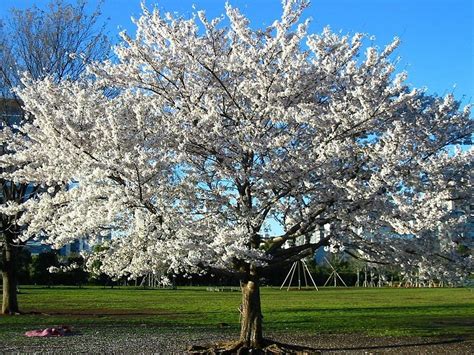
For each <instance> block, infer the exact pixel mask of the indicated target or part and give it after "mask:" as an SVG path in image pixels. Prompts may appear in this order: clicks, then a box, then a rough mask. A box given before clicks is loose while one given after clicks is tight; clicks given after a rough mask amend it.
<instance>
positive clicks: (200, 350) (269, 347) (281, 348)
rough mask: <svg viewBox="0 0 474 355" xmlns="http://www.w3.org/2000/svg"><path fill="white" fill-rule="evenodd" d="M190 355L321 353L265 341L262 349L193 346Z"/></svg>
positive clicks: (234, 344) (239, 344)
mask: <svg viewBox="0 0 474 355" xmlns="http://www.w3.org/2000/svg"><path fill="white" fill-rule="evenodd" d="M187 351H188V353H190V354H300V355H304V354H318V353H320V351H318V350H316V349H313V348H309V347H305V346H300V345H293V344H283V343H279V342H277V341H274V340H271V339H264V340H263V345H262V347H261V348H259V349H257V348H251V347H246V346H244V345H243V344H242V342H240V341H228V342H219V343H215V344H211V345H192V346H190V347H189V348H188V349H187Z"/></svg>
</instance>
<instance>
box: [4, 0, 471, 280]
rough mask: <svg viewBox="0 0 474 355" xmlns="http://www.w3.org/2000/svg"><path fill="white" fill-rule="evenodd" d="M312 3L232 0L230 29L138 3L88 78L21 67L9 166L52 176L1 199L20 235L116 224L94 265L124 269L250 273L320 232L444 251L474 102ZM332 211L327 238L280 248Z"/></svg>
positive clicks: (355, 245) (416, 250) (21, 177)
mask: <svg viewBox="0 0 474 355" xmlns="http://www.w3.org/2000/svg"><path fill="white" fill-rule="evenodd" d="M306 6H307V2H306V1H290V0H288V1H284V11H283V15H282V17H281V19H279V20H277V21H275V22H274V23H273V24H272V25H271V26H269V27H268V28H266V29H263V30H253V29H252V28H251V27H250V26H249V21H248V20H247V18H246V17H245V16H244V15H242V14H241V13H240V12H239V11H238V10H237V9H235V8H233V7H231V6H230V5H227V6H226V14H227V18H228V20H229V22H230V24H229V26H228V27H226V26H224V25H223V24H222V18H218V19H214V20H208V19H206V17H205V14H204V13H203V12H199V13H198V14H197V15H196V16H194V17H191V18H189V19H184V18H181V17H175V16H173V15H171V14H165V15H162V14H161V13H160V12H159V11H158V10H157V9H155V10H153V11H148V10H147V9H145V8H144V10H143V15H142V16H141V17H140V19H138V20H137V21H136V24H137V27H138V28H137V35H136V38H135V39H133V38H130V37H129V36H128V35H127V34H125V33H122V39H123V44H121V45H119V46H117V47H116V49H115V51H116V55H117V62H112V61H108V62H105V63H96V64H94V65H91V66H89V68H88V74H87V75H85V76H84V77H83V78H81V79H80V80H79V81H77V82H71V81H68V80H65V81H63V82H61V83H59V84H55V83H54V82H53V81H52V80H49V79H47V78H46V79H45V80H43V81H36V82H35V81H30V80H29V79H28V78H25V79H24V84H25V88H24V89H23V90H20V91H19V92H18V94H19V95H20V97H21V98H22V100H23V102H24V105H25V109H26V110H27V111H28V112H29V113H30V115H31V119H32V120H31V124H29V125H25V126H24V127H22V135H15V134H13V132H10V133H8V132H2V134H3V135H6V136H8V137H5V139H7V140H8V141H9V142H10V146H11V148H12V150H14V151H15V154H12V155H10V156H8V157H3V156H2V159H3V160H2V166H17V167H18V168H17V169H14V170H12V169H10V170H8V171H9V172H10V173H9V174H10V176H9V178H11V179H14V180H15V181H22V182H32V183H37V184H42V185H44V186H47V187H52V188H53V189H52V190H51V191H49V190H48V191H49V192H44V193H43V194H40V196H38V198H37V199H35V200H30V201H28V202H27V203H25V204H23V205H22V206H12V205H8V206H1V212H2V213H7V214H8V213H10V212H9V211H10V210H15V209H18V208H21V209H23V210H24V214H23V217H22V220H21V223H22V224H23V225H24V229H23V230H24V237H30V236H32V235H37V236H45V237H46V238H48V241H49V242H51V243H54V244H56V245H58V246H59V245H61V244H64V243H67V242H69V241H71V240H73V239H75V238H77V237H79V236H81V237H82V236H91V238H92V237H93V236H98V235H104V233H105V234H107V231H109V233H111V235H112V240H111V241H109V242H108V243H105V244H104V245H103V246H102V248H101V251H100V252H98V253H97V254H96V255H95V257H94V258H95V259H91V261H90V263H89V265H90V266H91V267H92V265H95V266H96V267H99V266H100V269H101V271H105V272H107V273H109V274H112V275H114V276H120V275H124V274H125V275H128V276H131V277H134V276H138V275H143V274H146V273H149V272H153V271H156V270H158V269H163V268H170V269H172V270H174V271H176V272H177V271H185V272H198V270H199V269H203V268H204V269H210V270H215V269H219V270H226V271H231V272H237V273H246V272H249V270H250V269H251V268H253V270H263V269H265V268H268V267H276V266H278V265H279V264H280V263H282V262H285V261H291V260H294V259H297V258H300V257H304V256H307V255H309V254H310V253H311V252H312V250H313V249H315V248H318V247H320V246H324V244H327V245H329V246H330V248H334V246H335V245H339V249H341V248H344V249H345V250H362V251H363V252H364V256H367V257H370V258H375V259H376V258H381V259H383V260H386V261H387V260H388V261H394V260H395V258H399V260H402V259H403V260H418V259H420V258H421V256H423V257H425V258H429V259H430V260H429V263H427V262H425V263H424V265H428V264H430V265H431V267H434V268H436V265H441V264H442V265H445V264H446V265H447V264H448V263H445V262H444V261H446V259H443V255H441V254H443V252H442V251H441V250H439V248H438V249H437V248H436V246H435V244H436V243H435V240H438V239H439V238H449V235H448V233H439V230H440V228H441V225H444V226H446V225H448V224H449V225H454V224H455V223H458V222H459V221H458V220H456V219H455V218H454V216H450V215H449V211H448V210H447V208H446V199H447V198H448V197H449V194H450V193H451V191H452V190H453V189H454V190H457V192H458V193H459V196H464V197H466V196H467V195H468V193H466V192H467V191H468V189H469V186H467V185H468V184H467V183H466V173H467V171H468V167H469V164H471V162H472V150H466V149H462V150H458V151H457V152H456V153H455V154H453V153H452V152H451V147H453V146H454V145H456V144H457V143H458V142H459V141H461V140H462V139H464V138H466V137H470V135H471V134H472V128H473V124H472V120H470V118H469V116H470V111H469V108H466V109H464V110H462V111H460V110H459V104H458V103H457V102H456V101H455V100H454V99H453V97H451V96H449V95H448V96H447V97H446V98H436V97H431V96H429V95H426V94H425V93H424V92H422V91H420V90H409V89H408V87H407V86H406V85H405V84H404V80H405V78H406V74H404V73H403V74H398V75H395V66H394V65H393V63H392V61H391V60H390V58H389V57H390V55H391V53H392V52H393V51H394V50H395V48H396V47H397V46H398V43H399V41H398V39H395V40H394V41H393V42H392V43H391V44H389V45H388V46H387V47H386V48H385V49H383V50H381V51H379V50H378V49H376V48H373V47H371V48H367V49H366V51H365V58H364V59H361V58H360V57H359V56H360V55H363V54H361V51H362V49H363V47H364V40H365V38H366V36H365V35H362V34H355V35H354V36H353V37H352V38H350V37H349V36H340V35H338V34H336V33H334V32H332V31H331V30H330V29H329V28H326V29H324V31H323V32H322V33H321V34H319V35H308V34H307V33H306V31H307V28H308V22H307V21H306V22H300V16H301V14H302V12H303V9H304V8H305V7H306ZM303 44H306V47H305V46H304V45H303ZM25 137H27V138H25ZM450 181H451V182H454V186H451V185H448V184H447V182H450ZM463 194H464V195H463ZM272 221H275V222H272ZM276 221H278V222H276ZM276 223H279V224H280V227H281V229H282V230H283V233H282V234H281V235H276V233H277V232H276V231H274V232H273V233H272V234H270V235H268V234H267V233H266V232H265V231H264V229H267V230H268V228H269V226H272V225H275V224H276ZM327 224H330V225H331V233H330V235H329V237H328V238H327V239H325V240H321V241H320V242H319V243H312V242H311V241H310V239H311V238H306V240H307V242H306V244H305V245H303V246H301V245H293V246H291V247H289V248H286V249H285V248H283V246H284V245H285V243H286V242H287V241H292V240H295V239H296V238H300V237H302V236H306V237H310V236H311V235H312V234H313V233H314V232H315V230H318V228H320V227H319V226H322V225H327ZM277 229H280V228H277ZM354 231H358V232H357V233H356V232H354ZM440 234H442V235H440ZM369 236H370V237H369ZM98 240H99V241H100V238H98ZM342 246H344V247H342ZM453 250H454V247H453V248H451V250H449V253H453ZM450 258H451V259H452V260H456V262H455V263H454V264H455V265H456V267H458V266H459V265H461V264H462V265H464V266H463V267H466V263H468V262H470V261H469V258H464V259H463V258H458V259H455V258H454V257H453V256H452V255H451V256H450ZM96 261H99V262H96ZM398 263H399V264H401V262H398ZM446 267H447V266H446ZM425 268H426V267H425Z"/></svg>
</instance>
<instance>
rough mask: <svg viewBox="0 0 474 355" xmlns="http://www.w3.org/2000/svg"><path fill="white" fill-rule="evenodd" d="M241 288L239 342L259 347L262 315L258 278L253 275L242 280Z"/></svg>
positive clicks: (244, 345) (261, 343) (251, 346)
mask: <svg viewBox="0 0 474 355" xmlns="http://www.w3.org/2000/svg"><path fill="white" fill-rule="evenodd" d="M241 288H242V305H241V320H240V342H241V344H242V346H243V347H248V348H255V349H260V348H261V347H262V345H263V333H262V318H263V317H262V311H261V307H260V288H259V284H258V279H257V278H256V277H255V278H253V279H252V280H249V281H242V282H241Z"/></svg>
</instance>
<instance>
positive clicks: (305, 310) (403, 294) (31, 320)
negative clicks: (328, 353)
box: [0, 287, 474, 341]
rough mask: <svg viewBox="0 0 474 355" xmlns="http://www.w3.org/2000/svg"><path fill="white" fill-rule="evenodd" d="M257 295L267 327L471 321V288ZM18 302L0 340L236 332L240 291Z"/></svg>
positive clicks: (430, 326)
mask: <svg viewBox="0 0 474 355" xmlns="http://www.w3.org/2000/svg"><path fill="white" fill-rule="evenodd" d="M261 293H262V308H263V314H264V330H265V331H266V332H276V333H278V332H286V333H288V332H290V333H291V332H295V333H302V332H304V333H312V334H314V333H316V334H327V333H363V334H368V335H391V336H398V335H429V336H435V335H469V334H470V333H471V332H472V329H473V326H474V292H473V291H471V290H469V289H456V288H443V289H377V288H374V289H364V288H349V289H345V288H339V289H323V290H321V291H319V292H316V291H289V292H287V291H280V290H279V289H276V288H263V289H262V292H261ZM19 301H20V305H21V308H22V310H23V311H24V312H26V313H27V314H26V315H21V316H14V317H6V316H2V317H0V341H1V340H2V338H3V339H6V338H5V337H8V336H11V335H12V334H22V333H23V331H24V330H25V329H33V328H38V327H46V326H52V325H58V324H69V325H73V326H75V327H76V328H77V329H81V330H82V331H84V332H85V333H87V332H88V331H90V330H91V329H94V330H97V329H99V330H100V329H101V328H103V329H109V331H110V328H111V327H112V328H121V327H124V326H125V325H127V326H130V325H131V326H135V329H134V331H136V332H142V331H143V332H146V331H156V329H160V332H166V331H171V330H173V331H176V329H178V328H179V330H180V331H192V330H193V329H196V328H199V329H201V330H202V329H211V330H215V329H218V327H222V326H224V327H226V328H229V329H230V330H233V329H234V330H235V331H237V329H238V322H239V313H238V306H239V304H240V294H239V292H208V291H206V288H197V287H187V288H186V287H183V288H179V289H177V290H144V289H133V288H114V289H110V288H109V289H103V288H99V287H88V288H81V289H79V288H59V287H58V288H50V289H48V288H36V287H24V288H22V289H21V294H20V295H19ZM153 329H154V330H153ZM117 332H120V329H119V330H117Z"/></svg>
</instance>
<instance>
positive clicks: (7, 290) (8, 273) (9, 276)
mask: <svg viewBox="0 0 474 355" xmlns="http://www.w3.org/2000/svg"><path fill="white" fill-rule="evenodd" d="M6 239H7V240H6V241H5V245H4V246H3V251H2V280H3V290H2V292H3V300H2V314H15V313H19V312H20V311H19V308H18V299H17V294H16V288H17V278H16V267H15V263H16V258H15V257H16V250H15V247H13V246H12V245H11V241H10V240H8V238H6Z"/></svg>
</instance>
